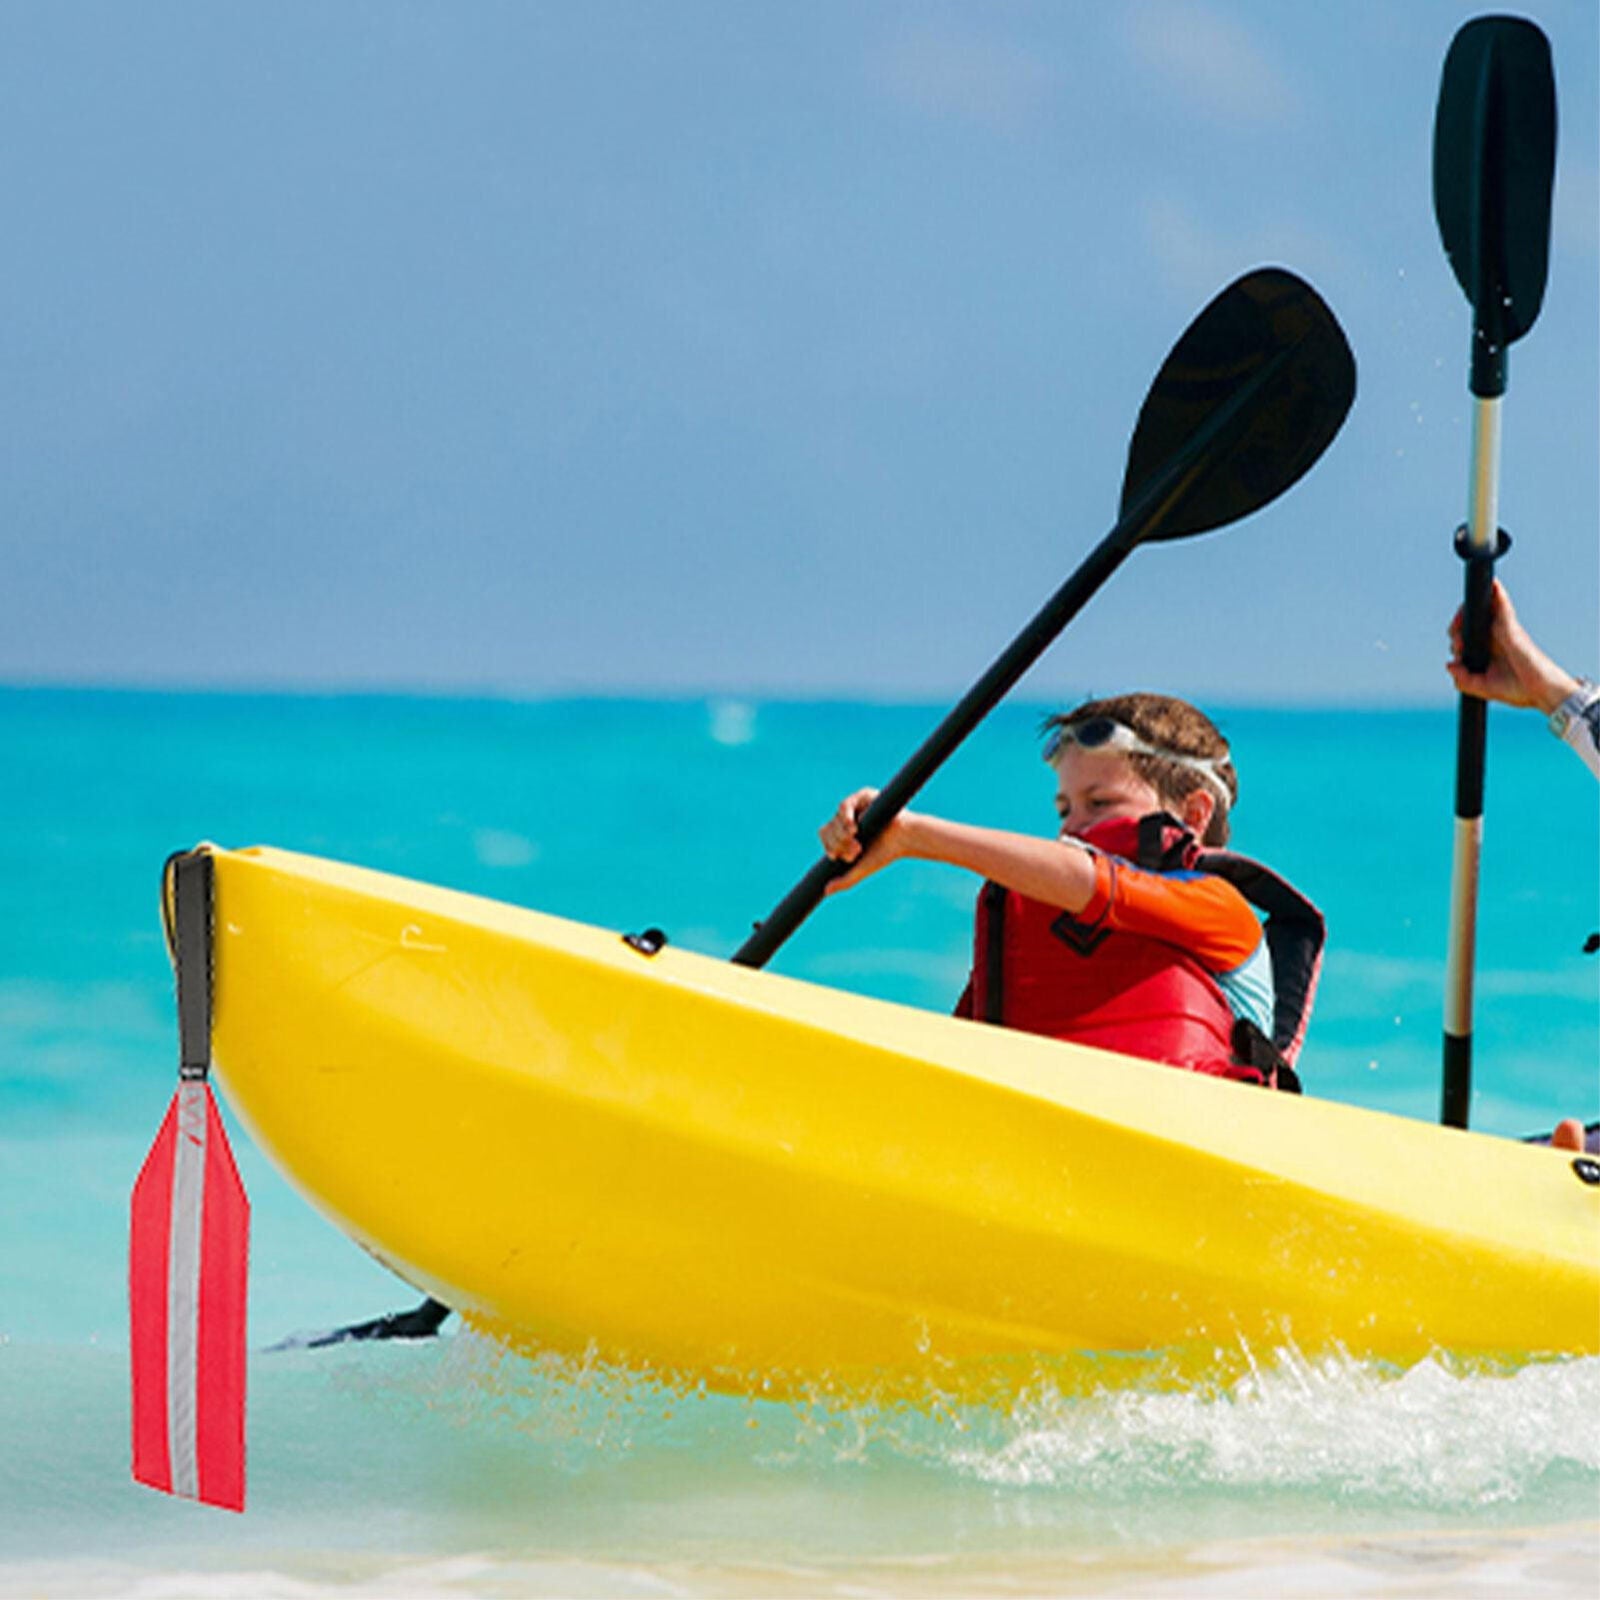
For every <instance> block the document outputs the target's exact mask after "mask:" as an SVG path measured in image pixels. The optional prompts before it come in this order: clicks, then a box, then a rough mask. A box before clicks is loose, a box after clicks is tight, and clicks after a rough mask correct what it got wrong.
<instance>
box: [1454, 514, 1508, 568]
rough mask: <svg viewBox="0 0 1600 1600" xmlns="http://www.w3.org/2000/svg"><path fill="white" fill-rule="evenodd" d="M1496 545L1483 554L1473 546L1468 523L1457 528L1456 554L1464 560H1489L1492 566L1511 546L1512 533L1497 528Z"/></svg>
mask: <svg viewBox="0 0 1600 1600" xmlns="http://www.w3.org/2000/svg"><path fill="white" fill-rule="evenodd" d="M1494 532H1495V547H1494V549H1493V550H1490V551H1488V552H1486V553H1484V554H1482V555H1480V554H1479V553H1478V552H1477V551H1476V550H1474V549H1473V548H1472V541H1471V540H1470V539H1469V538H1468V536H1467V535H1468V529H1467V525H1466V523H1464V522H1463V523H1462V524H1461V526H1460V527H1459V528H1457V529H1456V537H1455V546H1456V554H1457V555H1458V556H1460V557H1461V559H1462V560H1463V561H1487V562H1489V563H1490V565H1491V566H1492V565H1493V564H1494V563H1495V562H1496V561H1498V560H1499V559H1500V557H1501V556H1503V555H1504V554H1505V553H1506V551H1508V550H1509V549H1510V548H1511V535H1510V534H1509V533H1507V532H1506V530H1505V529H1504V528H1496V529H1495V530H1494Z"/></svg>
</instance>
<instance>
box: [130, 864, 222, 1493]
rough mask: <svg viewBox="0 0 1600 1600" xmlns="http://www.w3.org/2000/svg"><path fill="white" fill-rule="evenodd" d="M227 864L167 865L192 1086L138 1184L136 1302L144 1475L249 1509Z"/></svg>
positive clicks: (136, 1427)
mask: <svg viewBox="0 0 1600 1600" xmlns="http://www.w3.org/2000/svg"><path fill="white" fill-rule="evenodd" d="M212 880H213V863H212V859H211V857H210V855H209V854H207V853H206V852H204V851H194V852H192V853H189V854H186V855H177V856H174V857H173V858H172V859H171V860H170V861H169V862H168V863H167V870H166V873H165V874H164V877H163V883H162V905H163V911H164V913H165V919H166V924H167V941H168V945H169V947H170V949H171V952H172V961H173V967H174V970H175V971H176V973H177V979H178V1032H179V1039H180V1066H179V1069H178V1080H179V1081H178V1091H177V1093H176V1094H175V1095H174V1096H173V1097H172V1103H171V1105H169V1106H168V1107H167V1115H166V1118H165V1120H164V1121H163V1122H162V1124H161V1131H160V1132H159V1133H157V1135H156V1141H155V1143H154V1144H153V1145H152V1146H151V1147H150V1154H149V1155H148V1156H146V1157H145V1162H144V1166H143V1168H141V1170H140V1172H139V1177H138V1181H137V1182H136V1183H135V1184H134V1187H133V1219H132V1229H131V1232H130V1236H129V1248H128V1309H129V1323H130V1341H129V1342H130V1346H131V1350H132V1356H133V1475H134V1477H135V1478H136V1479H137V1480H138V1481H139V1482H140V1483H145V1484H149V1485H150V1487H151V1488H153V1489H162V1490H165V1491H166V1492H167V1493H168V1494H176V1495H183V1496H185V1497H187V1498H188V1499H191V1500H202V1501H204V1502H205V1503H206V1504H207V1505H214V1506H223V1507H225V1508H226V1509H228V1510H230V1511H243V1510H244V1391H245V1295H246V1264H247V1261H248V1257H249V1235H250V1204H249V1201H248V1200H246V1199H245V1193H244V1185H243V1184H242V1183H240V1181H239V1172H238V1169H237V1168H236V1167H235V1166H234V1163H233V1152H232V1151H231V1150H230V1149H229V1148H228V1140H227V1135H226V1134H225V1133H224V1132H223V1129H222V1118H221V1116H220V1115H219V1114H218V1111H217V1105H216V1101H215V1100H214V1099H213V1098H212V1094H211V1086H210V1084H209V1083H208V1082H207V1081H206V1080H207V1076H208V1074H209V1073H210V1070H211V939H212Z"/></svg>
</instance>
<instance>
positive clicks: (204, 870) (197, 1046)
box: [172, 851, 214, 1083]
mask: <svg viewBox="0 0 1600 1600" xmlns="http://www.w3.org/2000/svg"><path fill="white" fill-rule="evenodd" d="M213 870H214V868H213V862H212V860H211V856H210V855H209V853H206V852H204V851H191V852H189V853H188V854H187V855H180V856H176V857H174V859H173V863H172V880H173V881H172V906H173V911H172V924H173V934H172V949H173V958H172V959H173V967H174V969H175V970H176V972H177V975H178V1051H179V1065H178V1076H179V1078H181V1079H182V1080H183V1081H185V1082H195V1081H199V1082H202V1083H203V1082H204V1081H205V1079H206V1077H207V1076H208V1075H209V1073H210V1071H211V894H212V881H213Z"/></svg>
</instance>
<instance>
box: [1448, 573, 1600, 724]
mask: <svg viewBox="0 0 1600 1600" xmlns="http://www.w3.org/2000/svg"><path fill="white" fill-rule="evenodd" d="M1450 648H1451V651H1452V655H1451V659H1450V661H1449V663H1448V666H1447V668H1446V670H1447V671H1448V672H1449V674H1450V679H1451V682H1452V683H1454V684H1455V686H1456V688H1457V689H1459V690H1460V691H1461V693H1462V694H1470V695H1476V696H1477V697H1478V699H1480V700H1498V701H1500V702H1501V703H1502V704H1503V705H1508V706H1536V707H1537V708H1538V709H1539V710H1540V711H1545V712H1550V711H1554V710H1555V708H1556V707H1557V706H1558V705H1560V704H1561V702H1562V701H1563V700H1565V699H1566V698H1567V696H1568V695H1569V694H1571V693H1572V691H1573V690H1574V689H1576V688H1577V687H1578V680H1577V679H1576V678H1574V677H1573V676H1572V674H1571V673H1569V672H1564V671H1563V670H1562V669H1561V668H1560V667H1559V666H1557V664H1556V663H1555V662H1554V661H1552V660H1551V659H1550V657H1549V656H1547V655H1546V654H1545V653H1544V651H1542V650H1541V649H1540V648H1539V647H1538V645H1536V644H1535V643H1534V642H1533V640H1532V639H1531V638H1530V637H1529V636H1528V630H1527V629H1526V628H1524V627H1523V626H1522V624H1521V623H1520V622H1519V621H1518V620H1517V612H1516V608H1515V607H1514V606H1513V605H1512V604H1511V596H1510V594H1509V593H1508V592H1507V590H1506V587H1505V585H1504V584H1502V583H1501V582H1500V580H1499V579H1498V578H1497V579H1495V584H1494V589H1493V590H1492V592H1491V593H1490V597H1489V665H1488V667H1487V669H1486V670H1484V671H1483V672H1468V671H1467V669H1466V666H1465V665H1464V664H1463V662H1462V660H1461V613H1460V612H1459V611H1457V612H1456V614H1455V616H1454V617H1453V618H1452V619H1451V621H1450Z"/></svg>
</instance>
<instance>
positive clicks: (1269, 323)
mask: <svg viewBox="0 0 1600 1600" xmlns="http://www.w3.org/2000/svg"><path fill="white" fill-rule="evenodd" d="M1355 388H1356V370H1355V361H1354V358H1353V357H1352V356H1351V354H1350V346H1349V345H1348V344H1347V343H1346V342H1345V337H1344V334H1343V332H1342V331H1341V330H1340V327H1339V324H1338V323H1337V322H1336V321H1335V320H1334V317H1333V313H1332V312H1331V311H1329V310H1328V308H1327V306H1325V305H1324V304H1323V303H1322V301H1321V300H1320V299H1319V298H1318V296H1317V293H1316V291H1315V290H1314V289H1312V288H1311V287H1310V285H1309V284H1306V283H1303V282H1302V281H1301V280H1300V279H1299V278H1297V277H1295V276H1294V274H1293V273H1290V272H1285V271H1283V270H1282V269H1281V268H1277V267H1263V268H1260V269H1259V270H1257V271H1255V272H1251V273H1248V274H1247V275H1246V276H1245V277H1242V278H1240V279H1239V280H1238V281H1237V282H1236V283H1233V284H1230V285H1229V286H1228V287H1227V288H1226V289H1224V290H1223V291H1222V293H1221V294H1219V295H1218V296H1217V297H1216V299H1214V300H1213V301H1212V302H1211V303H1210V304H1209V305H1208V306H1207V307H1206V308H1205V309H1204V310H1203V311H1202V312H1201V313H1200V315H1199V316H1198V317H1196V318H1195V320H1194V322H1193V323H1191V324H1190V326H1189V328H1188V330H1187V332H1185V333H1184V335H1183V337H1182V338H1181V339H1179V341H1178V342H1177V344H1176V345H1175V346H1174V347H1173V350H1172V353H1171V354H1170V355H1169V356H1168V357H1167V359H1166V362H1165V364H1164V365H1163V366H1162V368H1161V370H1160V372H1158V373H1157V374H1156V380H1155V383H1154V384H1153V385H1152V386H1151V389H1150V393H1149V394H1148V395H1147V396H1146V397H1145V402H1144V407H1143V409H1142V410H1141V411H1140V413H1139V422H1138V426H1137V427H1136V428H1135V430H1134V435H1133V443H1132V445H1131V446H1130V447H1129V451H1128V469H1127V474H1126V476H1125V477H1124V479H1123V484H1122V503H1121V507H1120V518H1119V520H1118V522H1117V525H1116V526H1115V527H1114V528H1113V529H1112V530H1111V532H1110V533H1108V534H1107V535H1106V536H1105V538H1104V539H1102V540H1101V541H1100V543H1099V544H1098V545H1097V546H1096V547H1095V548H1094V550H1093V551H1091V552H1090V554H1089V557H1088V559H1087V560H1086V561H1085V562H1084V563H1083V565H1082V566H1080V567H1079V568H1078V570H1077V571H1076V572H1074V573H1073V574H1072V576H1071V577H1070V578H1068V579H1067V581H1066V582H1065V583H1064V584H1063V585H1062V586H1061V588H1060V589H1058V590H1057V591H1056V593H1055V594H1054V595H1053V596H1052V597H1051V599H1050V600H1048V601H1047V602H1046V603H1045V605H1044V607H1043V609H1042V610H1041V611H1040V612H1039V613H1038V615H1037V616H1035V617H1034V619H1033V620H1032V621H1031V622H1030V623H1029V624H1028V625H1027V627H1026V628H1024V629H1023V630H1022V632H1021V633H1020V634H1018V635H1017V637H1016V638H1015V639H1014V640H1012V642H1011V644H1010V645H1008V646H1007V648H1006V649H1005V650H1004V651H1003V652H1002V653H1001V654H1000V655H999V657H997V658H996V660H995V662H994V664H993V665H992V666H991V667H990V668H989V669H988V671H987V672H985V673H984V675H983V676H982V677H981V678H980V679H979V680H978V681H977V683H975V684H974V685H973V686H972V688H971V689H969V690H968V691H967V694H966V696H965V698H964V699H963V700H962V701H961V702H960V704H958V705H957V706H956V707H955V709H954V710H953V711H951V712H950V714H949V715H948V716H947V717H946V718H945V719H944V721H943V722H941V723H940V724H939V726H938V727H937V728H936V729H935V730H934V731H933V733H932V734H930V735H929V736H928V738H927V739H926V740H925V741H924V742H923V744H922V747H921V749H919V750H918V751H917V752H916V754H915V755H913V756H912V758H911V759H910V760H909V761H908V762H907V763H906V764H905V766H903V767H902V768H901V769H900V771H899V772H897V773H896V774H895V775H894V777H893V778H891V779H890V780H889V782H888V783H887V784H885V785H884V787H883V788H882V789H881V790H880V791H879V793H878V797H877V799H875V800H874V801H873V802H872V804H871V805H870V806H868V807H867V809H866V811H865V812H864V813H863V814H862V816H861V819H860V821H859V823H858V824H857V833H858V836H859V838H860V840H861V847H862V849H863V850H865V849H866V848H867V847H868V846H869V845H870V844H871V843H872V841H873V840H874V839H876V838H877V837H878V836H879V834H881V833H882V832H883V830H884V829H885V828H886V827H888V825H889V823H890V822H892V821H893V820H894V818H895V816H896V815H897V814H898V813H899V812H900V811H901V810H903V809H904V808H905V807H906V806H907V805H908V804H909V803H910V802H911V799H912V797H913V796H914V795H915V794H916V793H917V791H918V790H919V789H921V788H922V786H923V785H924V784H925V783H926V782H927V781H928V780H929V779H930V778H931V777H932V776H933V775H934V773H935V772H936V771H938V769H939V768H940V767H941V766H942V765H943V764H944V762H945V761H946V760H947V759H948V758H949V757H950V755H952V754H953V753H954V751H955V749H956V747H957V746H958V745H959V744H960V743H961V742H962V741H963V740H964V739H965V738H966V737H967V735H968V734H969V733H971V732H972V730H973V729H974V728H976V727H977V725H978V724H979V723H980V722H981V721H982V720H983V719H984V717H985V716H987V715H988V713H989V712H990V711H991V710H992V709H993V708H994V706H995V705H997V704H998V703H999V701H1000V700H1001V698H1002V697H1003V696H1004V695H1005V694H1006V693H1007V691H1008V690H1010V689H1011V687H1012V686H1013V685H1014V684H1015V683H1016V682H1017V680H1018V679H1019V678H1020V677H1021V676H1022V675H1023V673H1025V672H1026V671H1027V670H1028V668H1029V667H1031V666H1032V665H1033V663H1034V662H1035V661H1037V660H1038V659H1039V657H1040V656H1041V655H1042V654H1043V653H1044V651H1045V650H1046V649H1047V648H1048V647H1049V645H1050V644H1051V643H1052V642H1053V641H1054V640H1055V638H1056V636H1057V635H1058V634H1059V633H1060V632H1061V630H1062V629H1063V628H1065V627H1066V625H1067V624H1068V623H1069V622H1070V621H1071V620H1072V619H1073V617H1075V616H1076V615H1077V614H1078V612H1079V611H1081V610H1082V609H1083V607H1084V606H1085V605H1086V604H1087V603H1088V601H1089V600H1090V599H1091V598H1092V597H1093V596H1094V594H1095V593H1096V591H1097V590H1098V589H1099V588H1100V586H1101V585H1102V584H1103V583H1104V582H1105V581H1106V579H1107V578H1109V577H1110V576H1111V574H1112V573H1113V572H1115V571H1116V569H1117V568H1118V567H1119V566H1120V565H1121V564H1122V562H1123V560H1124V559H1125V558H1126V557H1127V556H1128V554H1129V553H1130V552H1131V551H1132V550H1133V549H1134V548H1135V547H1136V546H1138V545H1140V544H1146V543H1150V542H1153V541H1155V540H1160V539H1184V538H1187V537H1188V536H1189V535H1191V534H1196V533H1205V532H1208V531H1209V530H1210V529H1212V528H1220V527H1222V526H1223V525H1224V524H1225V523H1229V522H1235V521H1237V520H1238V519H1239V518H1241V517H1244V516H1248V515H1249V514H1250V513H1251V512H1252V511H1256V510H1259V509H1260V508H1261V507H1262V506H1264V505H1266V504H1267V503H1268V502H1269V501H1272V500H1275V499H1276V498H1277V497H1278V496H1279V495H1280V494H1282V493H1283V492H1284V490H1285V489H1287V488H1289V486H1290V485H1291V484H1293V483H1295V482H1296V481H1297V480H1298V479H1299V478H1300V477H1301V476H1302V475H1303V474H1304V473H1306V472H1307V471H1308V470H1309V469H1310V467H1311V465H1312V463H1313V462H1315V461H1316V459H1317V458H1318V457H1319V456H1320V455H1321V454H1322V452H1323V451H1324V450H1325V449H1327V447H1328V445H1329V444H1330V443H1331V442H1332V441H1333V437H1334V435H1335V434H1336V433H1338V431H1339V428H1340V425H1341V424H1342V423H1343V422H1344V418H1345V413H1346V412H1347V411H1349V409H1350V403H1351V401H1352V400H1353V399H1354V398H1355ZM848 870H849V869H848V866H847V864H846V863H844V862H842V861H835V860H833V859H832V858H831V857H828V856H824V857H823V858H822V859H821V860H820V861H818V862H817V864H816V865H815V866H814V867H812V868H811V870H810V871H809V872H808V873H807V874H806V875H805V877H804V878H802V879H801V880H800V882H799V883H798V884H796V885H795V887H794V888H793V889H791V890H790V892H789V893H788V895H787V896H786V897H785V898H784V899H783V900H782V901H780V902H779V904H778V906H777V907H776V909H775V910H774V911H773V912H772V914H771V915H770V916H769V917H768V918H767V919H766V921H765V922H762V923H760V924H759V925H758V926H757V928H756V931H755V932H754V933H753V934H752V935H751V936H750V938H748V939H747V940H746V941H745V942H744V944H743V945H742V946H740V948H739V949H738V950H737V951H736V952H735V953H734V956H733V959H734V960H735V961H736V962H738V963H740V964H741V965H743V966H747V967H760V966H764V965H765V964H766V963H767V961H769V960H770V959H771V957H772V955H773V954H774V952H776V951H777V949H778V947H779V946H780V945H782V944H783V942H784V941H785V940H786V939H787V938H788V937H789V935H790V934H792V933H793V932H794V930H795V929H796V928H798V927H799V926H800V924H801V923H802V922H803V921H804V920H805V919H806V917H808V916H809V915H810V914H811V912H812V911H813V910H814V909H815V908H816V906H817V903H818V902H819V901H820V900H821V899H822V895H823V892H824V890H826V888H827V886H828V885H829V884H830V883H831V882H832V881H833V880H834V879H835V878H836V877H838V876H840V874H842V873H844V872H846V871H848Z"/></svg>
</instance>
